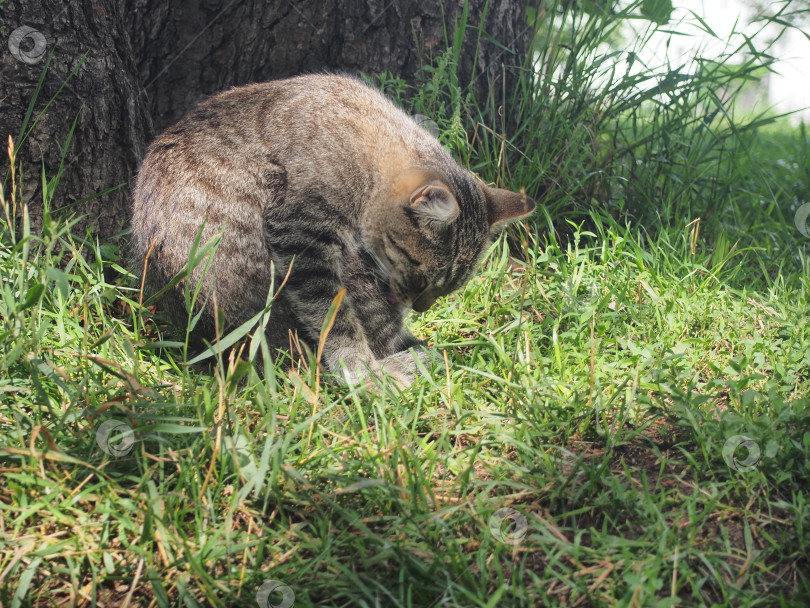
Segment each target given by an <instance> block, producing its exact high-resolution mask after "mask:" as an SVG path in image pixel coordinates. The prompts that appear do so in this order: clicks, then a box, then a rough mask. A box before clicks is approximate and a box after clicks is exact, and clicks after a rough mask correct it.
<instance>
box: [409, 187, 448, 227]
mask: <svg viewBox="0 0 810 608" xmlns="http://www.w3.org/2000/svg"><path fill="white" fill-rule="evenodd" d="M410 206H411V209H413V210H414V212H415V213H416V214H417V216H419V217H421V218H423V219H425V220H428V221H430V222H436V223H439V224H449V223H450V222H452V221H453V220H454V219H456V218H457V217H458V213H459V208H458V201H456V199H455V197H454V196H453V194H452V193H451V192H450V190H448V189H447V187H446V186H444V185H443V184H440V183H436V182H434V183H432V184H428V185H426V186H420V187H419V188H417V189H416V190H415V191H414V192H413V194H411V200H410Z"/></svg>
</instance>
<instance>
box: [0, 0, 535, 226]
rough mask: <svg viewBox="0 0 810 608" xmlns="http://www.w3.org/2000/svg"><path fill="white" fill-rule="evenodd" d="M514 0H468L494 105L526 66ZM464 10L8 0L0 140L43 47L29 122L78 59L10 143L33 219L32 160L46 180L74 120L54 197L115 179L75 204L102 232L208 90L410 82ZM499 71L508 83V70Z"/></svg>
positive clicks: (524, 28) (409, 2)
mask: <svg viewBox="0 0 810 608" xmlns="http://www.w3.org/2000/svg"><path fill="white" fill-rule="evenodd" d="M523 5H524V2H523V0H495V1H492V2H488V1H487V0H468V11H469V13H468V19H467V28H466V30H465V32H466V33H465V38H464V44H463V45H462V47H461V52H460V60H459V65H458V67H457V71H458V76H459V82H460V83H461V84H462V86H463V87H472V91H473V93H474V95H475V96H476V97H477V98H478V99H479V101H481V102H486V101H487V98H488V96H489V95H494V99H495V100H496V104H497V103H498V102H497V100H498V99H499V98H500V91H501V90H502V84H503V81H502V75H503V73H504V69H503V67H504V66H520V65H521V64H522V61H523V58H524V56H525V52H526V48H527V41H528V34H529V28H528V25H527V24H526V21H525V19H524V17H523V12H522V9H523ZM485 6H488V10H487V14H486V15H485V19H484V23H483V25H482V24H481V18H482V14H483V10H484V7H485ZM463 7H464V2H463V1H460V0H454V1H452V2H449V3H447V4H446V5H445V6H444V8H442V5H441V4H440V3H427V2H425V3H417V2H414V1H413V0H325V1H316V0H270V1H268V2H254V1H251V0H225V1H224V2H214V1H211V0H209V1H204V0H193V1H191V2H189V1H188V0H183V1H181V0H168V1H166V0H163V1H158V0H95V1H94V2H92V3H91V2H68V3H65V2H64V1H63V0H9V1H8V2H6V3H5V4H2V5H0V16H1V17H2V23H3V24H4V25H3V27H2V30H0V44H2V46H1V47H0V58H2V63H1V64H0V66H1V67H0V69H1V70H2V72H0V75H1V76H2V78H0V100H2V101H0V104H2V105H0V107H2V113H1V114H0V136H2V138H3V139H4V140H5V138H6V136H7V135H8V134H12V135H13V136H14V137H15V138H17V137H18V134H19V131H20V125H21V124H22V122H23V119H24V116H25V113H26V109H27V107H28V104H29V102H30V100H31V99H32V96H33V94H34V91H35V89H36V85H37V82H38V79H39V77H40V74H41V73H42V70H43V67H44V66H45V63H46V60H47V57H48V55H49V54H50V53H52V55H53V57H52V60H51V63H50V66H49V68H48V72H47V74H46V75H45V79H44V84H43V90H42V91H41V92H40V95H39V98H38V100H37V103H36V105H35V112H34V117H36V116H37V115H38V114H39V112H40V111H41V110H42V109H43V108H44V106H45V104H46V103H47V101H48V100H49V99H50V98H51V97H52V96H53V95H54V94H55V93H56V92H57V90H58V89H59V87H60V86H61V84H62V83H63V82H64V81H65V80H66V79H67V78H68V75H69V74H70V73H71V71H72V70H73V69H75V68H76V66H77V65H78V64H79V62H80V60H81V58H82V56H84V55H85V54H86V58H85V60H84V63H83V64H82V65H81V67H80V68H79V69H78V71H77V72H76V74H75V75H74V76H73V77H72V78H71V80H70V81H69V83H68V85H67V86H66V87H65V88H64V89H63V90H62V91H61V92H60V93H59V95H58V96H57V97H56V101H55V102H54V104H53V105H52V106H51V107H50V108H49V109H48V110H47V112H45V113H44V115H43V117H42V118H41V119H40V120H39V122H38V123H37V124H36V126H35V127H34V129H33V130H32V131H31V134H30V135H29V136H28V138H27V139H26V140H25V141H18V145H20V148H21V158H22V160H23V163H24V167H25V169H26V175H27V182H26V183H27V190H26V193H25V194H26V201H28V202H29V205H30V206H31V208H32V215H33V216H34V217H36V216H37V215H38V214H41V200H42V199H41V194H40V193H39V189H40V188H41V179H39V167H40V166H41V164H40V163H41V159H44V163H45V168H46V173H47V175H48V176H49V177H50V176H53V175H55V174H56V172H57V170H58V167H59V158H60V153H59V148H60V145H61V144H62V143H63V142H65V141H66V138H67V135H68V132H69V130H70V127H71V125H72V124H73V121H74V119H75V118H76V116H77V115H78V121H77V124H76V131H75V135H74V139H73V143H72V145H71V147H70V149H69V150H68V151H67V156H66V167H65V171H64V175H63V177H62V180H61V183H60V187H59V191H58V192H57V201H56V203H55V206H56V207H62V206H64V205H68V204H71V203H72V202H75V201H78V200H80V199H84V198H86V197H89V196H93V195H95V194H98V193H102V192H105V191H106V190H108V189H110V188H113V187H115V186H117V185H119V184H124V187H122V188H120V189H118V190H116V191H114V192H111V193H108V194H104V195H103V196H100V197H99V198H96V199H94V200H91V201H88V202H85V203H82V204H80V205H78V207H77V208H76V210H77V211H78V212H79V213H80V214H82V215H85V216H86V220H85V221H84V222H83V223H82V224H81V225H80V226H81V227H82V228H89V229H91V230H92V232H93V234H94V235H96V236H98V237H100V238H102V239H106V238H108V237H110V235H112V234H114V233H116V232H118V231H119V230H120V229H121V228H123V227H125V226H126V224H127V222H128V220H129V209H128V200H129V196H130V188H129V184H130V182H131V181H132V178H133V176H134V174H135V171H136V170H137V165H138V162H139V161H140V159H141V158H142V156H143V154H144V151H145V146H146V144H148V142H149V141H150V140H151V139H152V137H153V136H154V134H155V132H156V131H159V130H161V129H163V128H165V127H166V126H168V125H169V124H171V123H173V122H174V121H176V120H177V119H179V118H180V117H181V116H182V115H183V114H185V112H187V111H188V110H189V109H190V108H191V107H193V106H194V105H195V104H196V103H197V102H199V101H200V100H201V99H202V98H204V97H205V96H208V95H210V94H212V93H216V92H217V91H221V90H223V89H226V88H228V87H231V86H235V85H240V84H245V83H248V82H256V81H262V80H270V79H274V78H281V77H285V76H290V75H293V74H297V73H302V72H316V71H335V70H340V71H346V72H357V71H363V72H366V73H376V72H383V71H387V72H390V73H391V74H393V75H395V76H398V77H401V78H404V79H405V80H408V81H413V78H414V76H415V74H416V72H417V70H418V69H419V68H420V66H422V65H423V64H430V62H431V60H432V59H433V58H435V56H437V55H438V54H440V53H442V52H443V51H444V50H445V49H446V48H447V47H448V46H449V45H452V43H453V35H454V31H455V27H456V25H455V24H458V23H460V22H461V18H462V14H463V13H462V11H463ZM21 27H27V28H28V29H25V30H20V29H19V28H21ZM479 27H480V29H482V30H483V31H484V32H486V34H487V35H486V36H479V35H478V32H477V31H476V29H478V28H479ZM32 30H33V31H32ZM15 32H16V34H15ZM21 38H22V40H21ZM492 39H494V40H498V41H499V44H494V43H492V42H490V40H492ZM9 43H10V44H9ZM43 44H44V54H43V53H42V52H41V51H42V50H43V49H42V47H43ZM473 72H474V73H473ZM505 73H506V75H507V81H506V83H505V85H506V89H507V90H509V89H510V88H511V87H513V86H515V82H516V78H517V70H506V71H505ZM153 125H154V126H153ZM2 147H3V148H5V146H4V145H3V146H2ZM3 162H4V164H0V170H3V172H4V174H5V170H6V169H7V167H8V160H7V159H4V161H3Z"/></svg>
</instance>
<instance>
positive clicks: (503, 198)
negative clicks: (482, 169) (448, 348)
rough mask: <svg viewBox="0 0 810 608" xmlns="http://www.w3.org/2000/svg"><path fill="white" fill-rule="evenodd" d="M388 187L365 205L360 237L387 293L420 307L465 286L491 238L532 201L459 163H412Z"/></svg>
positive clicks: (521, 214) (390, 297)
mask: <svg viewBox="0 0 810 608" xmlns="http://www.w3.org/2000/svg"><path fill="white" fill-rule="evenodd" d="M388 190H389V192H388V193H387V195H383V196H382V197H380V198H379V199H377V200H375V201H374V202H372V203H371V206H370V208H369V209H368V210H367V213H366V214H365V217H364V221H363V238H364V241H365V244H366V247H367V248H368V250H369V252H370V253H371V254H372V256H373V257H374V258H375V260H376V262H377V265H378V276H379V277H380V281H379V282H380V289H381V291H382V292H383V295H384V296H385V297H386V299H387V300H389V302H391V303H392V304H399V305H401V306H404V307H410V308H413V309H414V310H416V311H417V312H424V311H425V310H427V309H428V308H430V306H431V305H432V304H433V303H434V302H435V301H436V299H437V298H439V297H441V296H444V295H447V294H449V293H450V292H452V291H454V290H456V289H458V288H460V287H462V286H463V285H464V284H465V283H466V282H467V281H468V280H469V279H470V277H471V276H472V273H473V272H474V270H475V267H476V265H477V262H478V260H479V258H480V257H481V255H482V254H483V252H484V251H485V250H486V248H487V247H488V246H489V244H490V243H491V241H492V238H493V237H495V236H496V235H497V234H498V232H500V230H501V229H502V228H503V227H504V226H506V225H507V224H509V223H510V222H513V221H516V220H519V219H522V218H525V217H526V216H528V215H530V214H531V213H532V212H533V211H534V209H535V203H534V201H533V200H532V199H530V198H529V197H527V196H526V195H525V194H519V193H516V192H510V191H508V190H502V189H499V188H490V187H489V186H487V185H485V184H483V183H482V182H480V181H479V180H477V179H475V178H474V177H473V176H472V175H471V174H469V173H466V172H461V171H459V172H454V173H453V174H452V175H447V176H444V175H441V174H439V173H437V172H435V171H430V170H418V171H408V172H405V173H403V174H401V175H399V176H397V177H396V178H395V179H394V181H393V184H392V185H391V186H389V187H388Z"/></svg>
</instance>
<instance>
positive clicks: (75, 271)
mask: <svg viewBox="0 0 810 608" xmlns="http://www.w3.org/2000/svg"><path fill="white" fill-rule="evenodd" d="M597 17H599V18H600V19H601V18H602V17H601V16H597ZM594 18H596V17H594ZM586 29H587V28H586ZM587 31H591V30H587ZM548 35H549V36H551V35H552V34H548ZM452 59H453V58H452V55H451V54H450V55H447V56H445V57H444V59H443V61H445V63H444V64H442V63H441V61H439V62H438V63H437V65H436V66H435V67H434V69H433V71H432V72H430V74H431V75H432V77H433V80H431V81H430V84H431V86H425V87H423V88H422V89H420V90H419V91H409V90H405V89H403V88H402V87H401V84H399V83H397V82H392V81H391V80H390V79H389V80H387V81H386V83H384V84H386V86H387V87H388V89H389V92H390V89H391V87H394V88H397V87H400V93H401V94H402V95H403V102H404V103H405V102H406V101H407V103H408V104H409V106H410V108H411V109H413V110H414V111H422V112H423V113H425V114H427V115H428V116H431V117H432V118H433V119H435V120H436V122H437V123H438V124H439V127H440V129H441V134H442V135H441V136H442V138H443V141H445V143H446V144H447V145H448V146H449V147H451V148H453V149H454V150H455V151H456V152H457V153H458V155H459V157H460V158H462V159H464V161H465V162H467V163H468V164H469V165H470V166H471V167H473V168H474V169H475V170H477V171H479V172H480V173H481V174H482V175H483V176H485V177H486V178H488V179H493V180H495V179H497V180H498V181H499V183H506V184H509V183H511V184H512V185H513V186H514V187H520V186H525V187H527V189H528V191H529V192H530V193H537V192H541V191H545V192H546V193H547V197H548V198H547V199H544V200H546V201H547V202H548V204H547V205H546V207H545V209H544V210H543V211H541V212H540V213H538V214H537V216H536V217H535V218H534V220H533V221H532V223H530V224H527V225H526V228H528V229H521V230H518V231H517V232H515V233H514V234H513V238H512V239H511V240H507V239H500V240H499V241H498V242H497V243H496V244H495V245H494V246H493V248H492V251H491V253H490V255H489V257H488V258H487V261H486V262H485V263H484V265H483V267H482V269H481V272H480V273H479V274H478V275H477V276H476V277H475V278H474V279H473V280H472V281H471V282H470V284H469V285H468V286H467V287H466V288H465V289H464V290H462V291H460V292H458V293H456V294H453V295H452V296H450V297H447V298H445V299H443V300H442V301H440V302H439V303H437V305H436V306H435V307H434V308H433V309H431V310H430V311H428V312H426V313H424V314H422V315H419V316H414V317H413V318H412V319H411V325H412V326H413V329H414V331H415V332H416V334H417V335H419V336H421V337H423V338H425V339H427V340H428V341H429V342H430V343H431V344H433V345H434V347H436V348H438V349H439V350H440V351H442V352H443V354H444V356H445V360H444V364H443V365H442V364H440V365H437V367H436V368H435V369H434V370H432V373H431V374H430V375H429V376H425V377H423V378H421V379H420V380H419V381H418V382H417V383H416V384H415V385H414V386H413V387H412V388H411V389H409V390H407V391H403V392H399V391H397V390H396V389H394V388H392V387H390V386H387V385H385V384H383V385H382V386H381V388H380V389H379V392H378V394H377V395H376V396H370V395H368V394H366V393H363V392H362V391H360V390H351V389H348V388H346V387H336V386H332V385H329V384H322V383H317V382H316V381H315V374H314V372H310V371H309V370H307V369H306V368H302V369H299V370H298V371H297V372H295V373H284V372H280V371H277V370H273V369H272V368H271V367H269V366H267V367H266V369H265V370H264V374H260V373H258V371H257V370H256V369H254V368H253V367H251V366H248V365H244V364H242V363H239V362H236V361H234V360H229V359H228V358H224V357H219V358H216V360H215V363H214V364H213V365H212V367H211V368H210V369H209V370H200V369H199V368H193V367H192V368H189V367H188V366H187V365H186V364H185V362H184V359H185V354H184V349H183V347H182V345H177V344H175V345H172V342H171V340H172V338H173V337H172V336H171V334H168V333H167V331H166V330H167V328H166V327H165V326H164V325H162V324H161V323H160V320H159V319H156V318H155V317H153V316H152V314H151V313H150V312H149V310H147V309H144V308H143V306H141V305H140V304H139V294H138V286H137V284H136V283H135V281H133V280H132V278H131V277H128V275H127V272H126V271H125V270H124V268H123V267H122V266H123V264H122V263H121V262H120V260H119V259H118V257H117V256H119V255H121V254H120V253H119V252H116V251H115V250H112V249H111V248H110V247H108V246H105V245H100V244H98V243H95V242H94V241H92V240H90V239H80V238H77V237H76V236H73V235H72V234H71V231H70V228H71V224H70V222H69V221H68V220H66V219H55V218H52V217H50V215H49V214H46V215H45V222H44V224H45V225H44V228H43V229H42V230H41V231H36V232H32V231H31V229H30V227H29V226H28V224H27V220H26V214H25V209H24V207H23V205H22V204H21V203H20V201H21V196H20V192H21V191H22V187H21V183H20V181H21V180H22V179H23V177H24V176H21V174H20V173H19V172H18V173H17V174H15V176H14V177H13V179H9V180H7V183H6V189H5V190H4V198H3V201H2V204H3V209H4V210H5V211H6V213H7V214H6V215H5V216H4V217H5V220H2V221H0V232H2V239H0V319H2V323H1V324H0V348H2V357H0V372H1V373H0V400H2V406H3V407H2V409H0V530H1V531H2V535H0V604H2V605H3V606H11V607H14V608H17V607H22V606H49V605H65V606H116V607H118V606H122V607H125V606H160V607H163V606H178V607H179V606H184V607H194V606H253V607H255V606H260V607H261V608H265V606H273V605H275V606H279V605H285V606H288V608H289V607H290V606H292V605H294V606H296V607H298V606H310V605H328V606H369V607H375V606H413V607H433V606H465V607H466V606H538V605H542V606H556V605H566V606H613V605H622V606H703V605H705V606H735V607H738V606H803V605H805V604H806V600H807V598H808V597H810V580H809V579H808V575H807V572H808V571H810V567H809V566H810V559H809V558H810V533H809V532H808V530H809V529H810V500H808V492H807V488H808V487H809V486H808V481H810V468H808V462H809V460H808V454H810V433H808V428H810V330H809V329H808V328H807V327H808V325H807V318H808V316H809V315H810V262H808V258H807V251H808V245H809V244H810V243H808V241H807V239H806V238H805V237H804V236H803V235H802V234H801V233H800V232H799V231H798V230H797V229H796V227H795V226H794V225H793V215H794V213H795V211H796V208H797V203H798V202H802V201H806V200H808V196H810V195H808V189H810V176H808V175H807V167H808V164H807V160H808V150H810V147H809V146H810V140H808V136H807V134H806V133H805V132H804V130H803V129H802V130H791V129H788V128H786V127H784V126H780V125H779V124H770V125H766V124H764V123H763V121H762V120H760V119H758V118H756V117H755V118H754V119H753V122H751V123H747V124H748V126H746V125H745V124H741V123H740V122H738V121H733V122H732V121H725V122H724V121H722V120H721V121H719V122H717V123H713V124H712V125H710V126H711V129H710V133H708V134H707V133H704V132H703V131H701V130H699V129H697V127H695V126H694V125H691V126H689V125H688V124H687V126H685V127H684V128H683V129H682V130H681V131H680V134H681V137H683V139H682V140H680V141H674V139H673V137H674V135H673V133H676V132H677V131H675V130H673V129H664V128H662V125H663V126H666V125H669V124H670V121H671V120H673V117H672V116H671V115H670V116H664V115H663V114H661V113H659V114H658V115H657V116H656V113H655V112H654V111H645V113H642V114H643V121H642V120H641V118H639V117H640V116H642V114H639V115H638V116H636V123H635V124H636V127H635V130H633V128H628V126H627V125H628V124H630V125H632V124H633V121H632V119H633V116H632V115H629V116H628V114H627V112H618V111H617V112H616V114H615V121H614V122H608V121H605V122H602V123H600V125H599V128H596V123H593V122H591V123H587V121H586V120H584V119H583V118H582V117H583V116H584V114H583V112H584V113H585V114H587V111H588V110H587V108H578V107H577V108H573V110H572V111H575V114H573V115H572V114H570V113H566V112H569V110H570V109H571V107H570V104H569V105H568V106H566V103H568V101H567V100H570V99H571V98H570V93H571V91H570V90H568V91H564V90H562V89H563V88H565V87H566V86H569V85H571V82H572V81H571V79H568V80H565V79H562V80H560V81H556V80H555V81H554V82H550V84H549V86H551V85H555V86H559V87H560V90H559V91H558V92H556V93H554V94H555V95H558V99H557V102H555V103H556V105H554V106H553V107H552V109H553V113H551V114H548V113H544V112H546V111H548V107H546V111H544V110H543V109H542V105H541V106H539V109H538V105H537V104H538V103H540V101H538V99H536V98H530V99H527V100H526V103H525V104H524V105H525V108H526V110H525V113H524V114H522V115H521V116H523V118H524V120H525V122H524V123H522V126H519V127H517V128H516V129H515V132H516V136H515V138H513V139H511V140H510V141H509V142H508V145H506V144H505V143H504V142H503V140H499V139H498V135H497V134H498V133H499V131H498V129H497V128H496V123H494V122H493V121H492V120H491V118H492V116H497V114H492V111H493V108H489V109H487V108H478V107H477V106H475V105H473V104H472V102H471V100H470V99H469V98H467V99H465V98H464V97H463V96H462V95H460V94H459V92H458V91H456V92H455V93H454V94H452V95H449V94H447V93H446V92H442V91H443V90H444V89H443V87H445V88H446V87H451V88H452V83H451V82H450V81H449V79H448V78H447V77H446V75H443V73H442V70H443V69H452V64H453V60H452ZM562 59H565V57H563V58H562ZM566 61H567V59H566ZM442 65H444V67H442ZM571 69H572V70H574V68H571ZM574 71H576V70H574ZM449 82H450V84H448V83H449ZM565 83H568V84H565ZM571 86H573V85H571ZM431 87H432V88H431ZM617 98H618V97H617ZM442 100H445V101H447V104H448V105H447V106H442V105H441V103H442ZM530 101H531V102H532V103H529V102H530ZM687 110H688V109H687ZM687 110H684V111H687ZM688 111H689V112H692V111H695V108H692V109H691V110H688ZM558 113H561V114H559V115H558ZM544 116H545V117H546V122H543V120H542V119H543V117H544ZM577 116H579V117H580V118H579V119H577V118H576V117H577ZM486 117H489V120H488V121H484V119H485V118H486ZM577 120H579V122H577ZM600 120H602V119H600ZM555 121H556V122H555ZM540 128H542V129H545V130H544V131H537V129H540ZM555 129H558V131H555ZM610 129H613V130H614V131H613V133H614V135H615V137H613V138H612V141H615V142H621V141H623V140H622V138H625V139H626V140H627V141H631V140H632V141H636V142H644V143H643V145H638V146H627V145H625V146H623V148H624V149H625V150H626V153H625V156H620V155H619V154H618V152H617V151H618V150H620V149H622V146H621V145H618V144H617V146H616V147H615V148H613V149H614V153H613V156H612V158H611V159H610V162H608V160H609V159H608V158H607V157H604V158H602V157H600V155H599V154H598V153H596V154H595V153H594V152H593V148H592V147H590V148H587V147H586V148H582V149H581V151H580V152H579V153H577V146H578V145H579V143H581V142H582V141H584V140H582V139H572V138H575V137H579V136H582V137H586V138H587V137H591V138H592V141H595V139H594V138H593V135H594V134H597V135H598V133H599V132H600V131H601V132H609V131H610ZM707 130H708V129H707ZM553 133H556V135H554V137H553V138H551V134H553ZM651 133H657V134H661V133H667V134H668V135H666V137H665V136H663V135H660V136H659V135H656V136H655V137H652V138H651V139H649V140H646V139H645V138H647V136H648V135H650V134H651ZM718 134H720V135H722V137H720V136H718V137H715V135H718ZM541 136H542V138H541ZM547 136H548V137H549V138H548V139H544V138H545V137H547ZM561 138H562V139H561ZM565 138H568V139H565ZM667 138H669V140H667ZM690 138H694V139H690ZM538 141H540V142H545V141H548V142H549V144H548V146H542V145H537V142H538ZM499 142H500V143H499ZM700 142H707V143H705V147H704V148H700V147H699V146H697V144H698V143H700ZM709 142H714V143H713V144H711V145H710V143H709ZM690 143H694V144H696V145H695V146H690V145H689V144H690ZM501 144H504V146H505V148H506V152H504V154H503V155H499V154H498V152H497V151H498V150H499V148H500V145H501ZM664 144H666V145H664ZM65 148H67V146H65ZM664 152H666V154H664ZM681 152H683V153H685V154H687V156H686V157H683V156H679V154H680V153H681ZM689 155H694V156H689ZM12 156H13V154H12ZM495 158H501V159H502V162H498V163H495V162H493V161H492V160H491V159H495ZM487 159H489V160H487ZM627 159H633V164H632V166H633V167H634V169H633V172H629V170H628V169H627V167H628V166H630V165H628V164H627V162H626V161H627ZM10 160H11V166H16V164H15V159H14V158H11V159H10ZM637 161H640V162H637ZM653 161H655V162H653ZM26 179H30V178H27V177H26ZM577 180H579V186H576V187H574V184H575V182H577ZM56 181H57V182H58V180H56ZM45 184H46V187H45V188H44V190H45V193H44V196H45V202H46V203H48V204H50V201H51V200H56V199H58V192H57V193H56V195H55V196H56V199H54V191H53V189H54V188H56V186H57V183H56V182H49V181H48V180H45ZM49 185H52V186H53V187H52V188H51V187H49ZM569 186H571V188H569ZM619 186H621V188H619ZM617 188H619V189H617ZM600 192H601V193H603V194H604V196H603V195H601V194H599V193H600ZM611 193H612V194H611ZM596 197H599V199H598V200H604V201H606V204H605V205H598V206H591V205H586V204H583V203H582V201H583V200H584V201H586V202H587V201H589V200H590V198H596ZM575 199H576V200H575ZM620 201H623V202H621V204H620ZM575 203H576V204H575ZM116 275H117V276H119V277H120V279H118V280H116V281H113V280H112V279H110V278H109V277H112V276H116ZM271 318H272V313H271ZM746 446H749V447H746ZM735 448H736V449H735ZM272 581H275V582H272ZM284 587H287V588H288V589H284ZM259 591H261V592H262V595H261V596H260V597H258V598H257V592H259ZM286 598H294V599H293V604H289V601H288V600H287V599H286Z"/></svg>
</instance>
